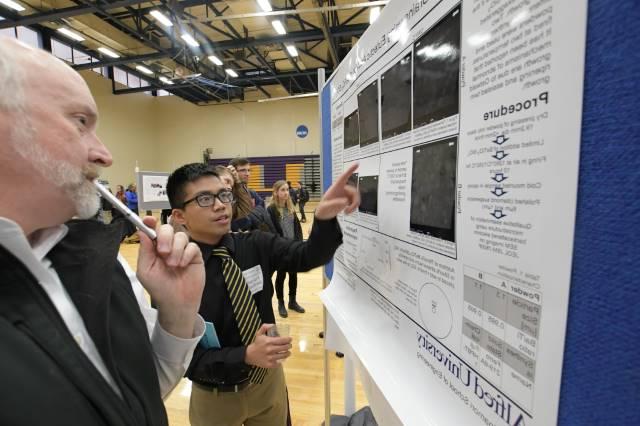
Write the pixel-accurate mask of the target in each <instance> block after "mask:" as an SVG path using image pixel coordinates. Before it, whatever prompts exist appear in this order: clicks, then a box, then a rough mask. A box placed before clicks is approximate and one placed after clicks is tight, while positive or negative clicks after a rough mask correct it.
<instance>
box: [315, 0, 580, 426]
mask: <svg viewBox="0 0 640 426" xmlns="http://www.w3.org/2000/svg"><path fill="white" fill-rule="evenodd" d="M586 9H587V2H586V1H572V2H566V1H551V0H537V1H536V0H533V1H527V0H520V1H518V0H473V1H462V2H460V1H446V0H441V1H429V0H423V1H400V0H392V1H391V2H390V3H389V4H388V5H387V6H386V7H385V8H384V10H383V13H382V15H381V16H380V18H379V20H378V21H376V22H375V24H374V25H372V26H371V27H370V29H369V30H368V31H367V32H366V33H365V34H364V36H363V37H362V38H361V39H360V40H359V42H358V43H357V44H356V46H354V48H353V49H352V51H351V52H350V53H349V55H348V56H347V57H346V58H345V60H344V61H343V62H342V63H341V64H340V66H339V67H338V68H337V69H336V71H335V72H334V74H333V75H332V77H331V79H330V80H329V81H328V83H327V85H326V86H325V88H324V89H323V90H329V91H330V106H329V107H328V108H330V114H331V129H330V130H331V132H330V133H331V167H332V175H333V178H334V179H335V178H336V177H337V176H338V175H339V174H340V173H341V172H342V171H343V170H344V169H346V168H347V167H348V166H349V165H351V164H352V163H353V162H358V163H359V168H358V171H357V173H355V174H354V175H353V176H351V179H350V183H351V184H352V185H354V186H355V187H356V188H357V189H358V191H359V193H360V195H361V204H360V207H359V209H358V210H357V211H356V212H354V213H353V214H351V215H343V216H341V217H340V218H339V220H340V223H341V226H342V229H343V233H344V244H343V246H342V247H341V248H340V249H339V251H338V252H337V253H336V256H335V262H334V272H333V278H332V282H331V284H330V285H329V287H328V288H327V289H326V290H325V291H324V292H323V293H322V299H323V302H324V303H325V306H326V307H327V310H328V312H329V314H330V315H331V317H332V319H333V321H334V322H335V324H336V325H337V327H338V328H339V330H340V332H341V333H342V334H343V335H344V336H345V337H346V338H347V340H348V341H349V344H350V345H351V346H352V349H353V351H354V353H355V354H356V355H357V356H358V358H359V359H360V361H361V364H362V365H363V366H365V368H366V369H367V371H368V373H369V375H370V376H371V378H372V380H373V381H374V382H375V384H376V386H377V387H378V388H379V389H380V390H381V392H382V393H383V394H384V396H385V398H386V400H387V402H388V403H389V405H390V406H391V407H392V408H393V410H394V412H395V414H396V415H397V417H398V418H399V419H400V420H401V421H402V423H403V424H407V425H450V424H457V425H512V426H524V425H550V424H555V423H556V421H557V413H558V402H559V396H560V380H561V372H562V360H563V351H564V339H565V325H566V321H567V314H568V298H569V287H570V273H571V255H572V247H573V232H574V220H575V209H576V193H577V179H578V161H579V149H580V124H581V122H580V119H581V108H582V80H583V74H584V69H583V63H584V49H585V36H586ZM325 108H327V106H326V105H325ZM374 411H375V410H374Z"/></svg>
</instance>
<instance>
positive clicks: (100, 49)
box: [98, 47, 120, 58]
mask: <svg viewBox="0 0 640 426" xmlns="http://www.w3.org/2000/svg"><path fill="white" fill-rule="evenodd" d="M98 52H100V53H102V54H103V55H107V56H110V57H112V58H119V57H120V55H118V54H117V53H116V52H114V51H113V50H111V49H107V48H106V47H98Z"/></svg>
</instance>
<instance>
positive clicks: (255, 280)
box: [242, 265, 264, 294]
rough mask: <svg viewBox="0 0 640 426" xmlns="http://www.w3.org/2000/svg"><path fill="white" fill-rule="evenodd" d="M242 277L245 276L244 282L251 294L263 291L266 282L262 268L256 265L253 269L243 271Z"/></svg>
mask: <svg viewBox="0 0 640 426" xmlns="http://www.w3.org/2000/svg"><path fill="white" fill-rule="evenodd" d="M242 275H243V276H244V280H245V281H246V282H247V285H248V286H249V291H250V292H251V294H256V293H257V292H259V291H262V287H263V286H264V281H263V278H262V268H261V267H260V265H256V266H254V267H253V268H249V269H247V270H245V271H242Z"/></svg>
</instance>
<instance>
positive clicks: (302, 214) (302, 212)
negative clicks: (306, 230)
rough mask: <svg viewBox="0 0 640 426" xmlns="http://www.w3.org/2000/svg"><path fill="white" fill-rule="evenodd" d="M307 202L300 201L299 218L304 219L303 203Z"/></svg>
mask: <svg viewBox="0 0 640 426" xmlns="http://www.w3.org/2000/svg"><path fill="white" fill-rule="evenodd" d="M305 204H307V203H306V201H305V202H304V203H303V202H302V201H300V219H301V220H304V221H306V220H307V217H306V216H305V215H304V205H305Z"/></svg>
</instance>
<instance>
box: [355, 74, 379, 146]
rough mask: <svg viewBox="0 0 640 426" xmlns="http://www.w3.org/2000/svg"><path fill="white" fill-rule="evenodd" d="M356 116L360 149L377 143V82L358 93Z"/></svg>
mask: <svg viewBox="0 0 640 426" xmlns="http://www.w3.org/2000/svg"><path fill="white" fill-rule="evenodd" d="M358 115H359V119H358V123H359V126H360V148H363V147H365V146H367V145H371V144H373V143H376V142H378V141H379V140H380V138H379V137H378V80H375V81H374V82H373V83H371V84H369V85H368V86H367V87H366V88H365V89H364V90H363V91H362V92H360V93H358Z"/></svg>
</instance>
